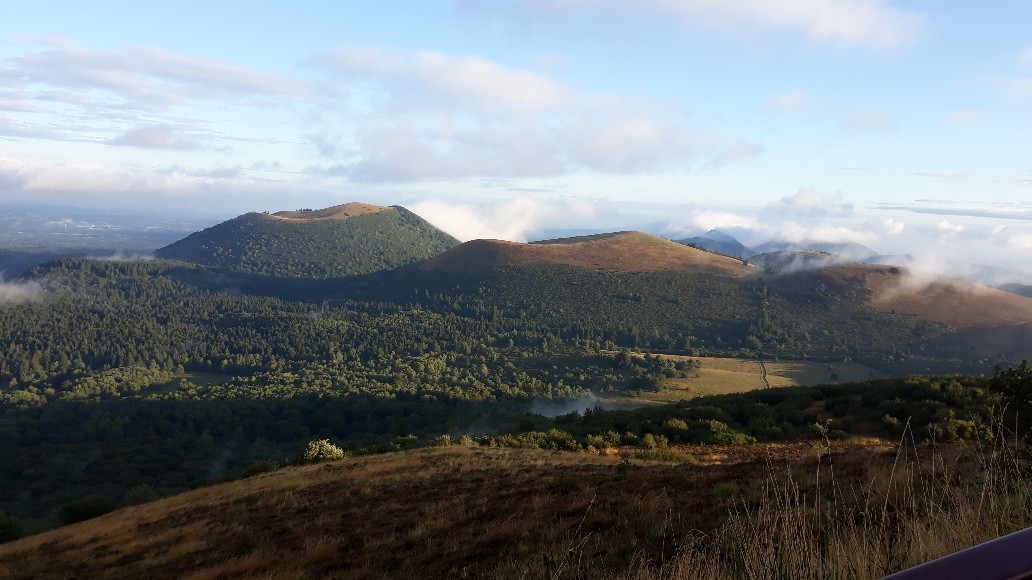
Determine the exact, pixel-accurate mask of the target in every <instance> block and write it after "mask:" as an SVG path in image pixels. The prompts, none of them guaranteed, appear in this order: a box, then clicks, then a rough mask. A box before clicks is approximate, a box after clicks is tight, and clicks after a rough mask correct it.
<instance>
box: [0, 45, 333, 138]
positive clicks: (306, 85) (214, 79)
mask: <svg viewBox="0 0 1032 580" xmlns="http://www.w3.org/2000/svg"><path fill="white" fill-rule="evenodd" d="M34 44H39V43H34ZM0 87H3V91H2V92H0V108H2V109H5V110H13V111H19V112H25V113H39V114H40V116H38V117H34V118H33V119H32V120H31V121H30V120H28V119H25V120H24V122H23V124H22V126H21V128H20V129H21V130H20V131H13V130H12V128H11V127H10V124H11V122H8V123H6V124H7V125H8V127H6V128H3V127H0V130H3V134H5V135H7V136H14V137H22V138H26V137H31V138H40V139H47V140H55V141H79V142H83V141H88V142H108V143H114V144H127V145H135V146H144V147H165V148H173V149H184V148H193V147H195V146H196V145H197V142H196V136H194V137H192V138H187V137H186V136H184V135H178V136H171V135H168V132H169V131H171V129H170V127H171V126H174V125H177V124H180V123H181V122H182V121H176V120H175V119H174V118H172V117H171V115H172V114H173V113H174V111H176V110H178V109H182V108H185V107H190V106H199V105H208V104H211V103H218V104H226V103H231V104H232V105H234V106H240V105H249V106H268V105H269V104H270V103H276V104H282V101H283V100H284V99H301V100H304V99H308V100H312V99H315V98H317V97H318V96H320V95H322V94H323V93H322V92H321V91H320V90H319V89H318V88H317V87H316V86H315V85H314V84H312V83H310V82H308V81H304V80H301V79H298V78H295V77H291V76H287V75H281V74H275V73H270V72H266V71H261V70H257V69H252V68H248V67H244V66H240V65H236V64H232V63H229V62H225V61H220V60H215V59H209V58H200V57H194V56H189V55H185V54H180V53H177V52H173V51H170V50H165V49H161V48H154V47H147V46H128V47H123V48H120V49H117V50H113V51H97V50H88V49H84V48H80V47H78V46H76V45H74V44H73V43H71V42H70V41H67V40H66V39H65V40H61V41H60V42H57V41H54V42H46V43H45V48H43V49H42V50H34V51H32V52H28V53H24V54H21V55H18V56H12V57H7V58H0ZM163 132H164V133H165V134H166V136H168V137H169V138H168V139H167V140H164V141H163V140H162V138H161V137H162V133H163Z"/></svg>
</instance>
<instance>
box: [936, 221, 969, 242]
mask: <svg viewBox="0 0 1032 580" xmlns="http://www.w3.org/2000/svg"><path fill="white" fill-rule="evenodd" d="M935 229H936V230H938V231H939V232H940V233H942V238H941V240H942V241H947V240H952V239H953V238H955V237H957V236H959V235H960V234H962V233H964V230H965V229H966V228H965V227H964V226H962V225H960V224H955V223H952V222H951V221H950V220H942V221H941V222H939V223H937V224H935Z"/></svg>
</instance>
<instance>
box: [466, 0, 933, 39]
mask: <svg viewBox="0 0 1032 580" xmlns="http://www.w3.org/2000/svg"><path fill="white" fill-rule="evenodd" d="M523 4H524V5H525V6H528V7H530V8H531V9H532V11H533V12H536V13H539V14H544V15H547V14H550V13H554V12H556V11H560V10H562V11H573V10H598V9H602V10H608V11H618V12H621V13H623V14H627V13H630V14H643V15H647V16H659V17H661V18H664V19H670V18H673V19H676V20H679V21H681V22H682V23H684V24H687V25H699V24H702V25H710V26H717V27H720V28H724V29H726V30H728V31H729V32H732V33H743V32H744V33H749V32H751V31H776V32H789V33H794V34H801V35H803V36H805V37H807V38H809V39H811V40H814V41H818V42H829V43H834V44H842V45H856V46H867V47H873V48H892V47H896V46H900V45H904V44H908V43H911V42H913V41H914V40H916V39H917V38H918V37H919V36H920V34H921V32H922V30H923V29H924V26H925V15H924V14H923V13H921V12H917V11H915V10H909V9H905V8H897V7H895V6H893V5H892V4H891V3H890V2H886V1H884V0H780V1H778V2H771V1H770V0H736V1H730V0H680V1H672V0H526V1H525V2H524V3H523ZM479 5H481V6H485V5H487V3H484V2H481V3H479Z"/></svg>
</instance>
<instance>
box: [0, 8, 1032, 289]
mask: <svg viewBox="0 0 1032 580" xmlns="http://www.w3.org/2000/svg"><path fill="white" fill-rule="evenodd" d="M1030 22H1032V5H1029V4H1028V3H1027V2H1024V1H995V2H991V3H975V2H949V1H942V0H938V1H933V0H928V1H923V2H922V1H902V0H784V1H780V2H774V1H769V0H681V1H677V0H635V1H632V0H551V1H545V0H494V1H491V0H456V1H453V2H443V1H442V2H392V1H380V2H346V1H334V2H320V1H306V2H300V3H287V2H272V1H265V2H260V1H254V0H251V1H247V2H235V1H221V2H190V1H177V2H165V3H157V2H146V3H144V2H108V1H103V0H97V1H91V2H84V1H78V2H56V1H39V2H23V3H18V4H14V5H12V6H9V7H7V9H6V11H5V17H4V19H3V22H2V23H0V202H3V203H12V202H26V201H32V202H53V203H63V204H72V205H80V206H90V207H111V208H120V207H127V206H131V207H152V208H155V209H156V210H157V209H170V208H174V209H179V210H182V209H196V210H198V211H204V212H208V213H210V214H211V215H212V216H215V217H224V216H229V215H235V214H237V213H242V212H244V211H252V210H257V211H262V210H279V209H293V208H296V207H320V206H327V205H332V204H336V203H342V202H346V201H369V202H373V203H383V204H401V205H405V206H407V207H411V208H413V209H414V210H416V211H417V212H418V213H421V214H422V215H424V216H425V217H427V218H429V219H431V221H434V222H435V223H438V224H439V225H441V226H442V227H445V229H448V230H449V231H452V232H453V233H455V234H456V235H458V236H459V237H462V238H472V237H504V238H508V239H517V240H520V239H526V238H528V237H533V236H534V235H536V234H538V233H540V232H541V231H542V230H545V229H550V228H565V227H568V228H576V227H592V226H595V225H597V226H598V227H605V228H624V227H639V228H645V229H649V230H651V231H654V232H656V233H661V234H664V235H667V236H671V237H677V236H679V235H682V234H684V235H689V234H693V233H697V232H699V231H704V230H706V229H711V228H720V229H723V230H727V231H729V232H730V233H733V234H735V235H737V236H739V237H740V238H742V239H743V240H745V241H747V242H754V243H755V242H760V241H764V240H766V239H770V238H778V239H786V240H801V239H817V240H828V241H856V242H860V243H864V244H867V245H869V246H871V247H873V248H875V249H876V250H879V251H881V252H885V253H897V252H910V253H912V254H915V255H918V256H919V257H920V258H921V259H922V260H923V261H925V262H927V263H929V264H938V265H941V264H943V263H946V262H947V261H949V260H954V259H962V260H966V261H968V262H977V263H989V264H994V265H999V266H1005V267H1008V268H1011V269H1021V268H1022V267H1024V264H1026V263H1029V258H1032V147H1030V146H1029V144H1028V142H1029V141H1028V136H1029V135H1030V134H1032V32H1030V31H1032V27H1029V25H1028V24H1029V23H1030Z"/></svg>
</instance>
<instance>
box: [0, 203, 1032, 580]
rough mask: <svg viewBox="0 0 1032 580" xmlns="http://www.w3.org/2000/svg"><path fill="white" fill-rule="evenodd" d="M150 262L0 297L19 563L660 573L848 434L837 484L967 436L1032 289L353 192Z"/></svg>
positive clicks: (34, 271) (7, 486) (255, 221)
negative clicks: (582, 230)
mask: <svg viewBox="0 0 1032 580" xmlns="http://www.w3.org/2000/svg"><path fill="white" fill-rule="evenodd" d="M156 254H157V259H132V260H97V259H89V258H65V259H58V260H54V261H50V262H47V263H44V264H39V265H36V266H33V267H32V268H30V269H29V270H28V271H27V272H26V274H25V275H24V276H23V277H22V278H20V279H18V280H16V281H15V282H14V283H15V284H21V285H22V286H23V287H24V288H31V289H32V291H31V292H25V293H24V297H23V298H20V299H19V300H18V301H9V302H5V303H3V304H0V434H3V437H2V438H0V510H2V511H0V532H2V533H6V534H7V536H6V537H4V538H3V539H7V540H12V539H14V538H15V537H17V536H21V535H23V534H26V533H28V534H38V535H29V536H28V537H27V538H24V539H22V540H17V541H14V542H11V543H9V544H4V545H3V546H2V547H0V571H2V573H5V574H7V575H12V576H15V577H18V576H19V574H23V575H25V576H26V577H31V576H34V575H44V576H51V575H57V576H61V575H62V574H65V575H67V576H69V577H72V576H76V575H81V574H86V575H93V574H95V573H99V572H101V571H107V572H105V573H108V572H110V575H112V576H114V577H129V576H132V575H134V574H138V573H145V574H146V575H151V576H162V575H167V576H170V577H172V576H181V575H183V574H185V573H187V572H191V573H193V572H196V573H198V574H200V575H201V576H213V577H222V576H248V575H251V574H253V573H255V572H256V571H257V570H276V569H277V564H276V562H278V561H280V560H281V559H283V557H284V554H286V553H302V554H304V556H303V567H304V569H305V570H308V571H309V573H311V574H314V575H321V574H323V573H325V572H326V571H327V570H330V569H339V568H341V567H343V568H345V569H347V570H352V571H354V576H355V577H361V576H365V575H370V574H372V575H379V574H384V573H388V574H410V573H414V571H415V570H435V571H436V573H439V574H442V575H449V574H451V575H454V574H460V573H462V570H464V569H468V570H469V573H471V574H473V575H476V576H486V577H490V576H492V575H494V576H506V575H509V574H511V573H519V574H522V573H528V574H531V575H535V576H536V575H550V574H551V573H552V572H555V571H556V570H558V568H556V567H557V566H559V567H561V568H562V570H565V572H562V573H564V574H573V570H574V568H572V566H573V565H574V563H573V561H571V560H570V559H569V558H567V557H566V556H564V555H563V553H569V552H568V551H567V552H563V550H568V549H572V550H574V553H576V554H577V564H576V565H577V566H586V568H584V569H585V570H592V571H594V572H598V573H600V574H601V573H602V572H603V571H607V573H615V574H618V573H619V571H621V570H632V569H638V568H640V569H641V570H642V571H643V572H642V573H643V574H646V573H648V574H651V573H652V572H656V570H666V569H667V568H665V567H670V566H675V567H676V566H681V565H683V563H684V562H683V561H682V560H679V559H678V558H679V557H680V556H679V554H683V553H684V550H687V549H689V544H687V543H685V542H687V540H686V538H689V537H692V534H696V533H705V534H710V533H712V534H717V535H719V533H723V532H719V530H721V529H725V528H723V527H722V526H726V525H731V523H729V522H734V521H737V520H735V519H734V517H732V515H729V514H732V512H730V511H729V509H730V508H731V507H732V506H733V505H734V504H733V502H729V501H724V500H726V499H729V498H745V499H748V501H760V498H762V497H764V496H763V494H764V493H767V492H766V491H764V485H765V484H764V482H765V481H769V480H770V477H771V476H773V475H779V476H780V474H781V473H785V472H787V473H789V474H792V475H791V477H792V478H794V479H793V481H797V482H799V481H806V482H810V481H812V484H813V486H817V485H818V483H817V482H818V480H819V479H820V477H821V476H820V475H819V473H820V472H821V470H822V469H825V467H824V465H825V464H824V461H826V460H827V459H828V457H830V456H828V455H827V454H828V453H830V452H832V451H833V452H834V454H835V457H836V459H835V462H836V467H835V470H837V471H836V472H837V473H841V474H843V475H844V476H845V475H847V474H848V479H843V480H842V481H841V485H844V486H845V485H854V484H856V485H859V483H856V482H860V481H863V478H864V477H868V476H869V475H870V474H871V473H874V472H878V473H880V472H881V471H878V470H882V469H884V468H885V464H887V463H888V462H890V461H891V460H892V458H893V456H894V453H899V452H900V450H901V449H903V447H901V443H900V442H901V441H903V442H905V441H906V440H907V438H909V440H910V441H911V445H913V444H918V445H920V444H922V443H919V442H923V441H928V442H935V444H936V445H941V446H942V448H941V449H942V451H941V453H944V454H945V455H944V456H943V458H944V459H943V460H944V461H945V460H949V461H953V460H958V461H961V460H960V459H958V458H961V457H970V455H969V453H971V452H972V451H971V449H972V448H971V447H968V446H977V445H985V444H988V443H991V442H992V441H994V440H995V438H997V437H998V436H999V433H1000V432H1001V431H1000V429H1001V428H1002V427H1001V423H1000V420H1001V419H1000V417H999V416H998V414H999V413H1000V411H999V409H1001V408H1004V405H1005V403H1007V402H1008V400H1009V399H1007V398H1006V395H1005V394H1004V393H1002V392H1001V391H999V390H998V389H995V388H994V387H993V385H995V384H996V383H995V382H994V381H995V380H996V379H995V378H992V379H991V378H989V377H988V375H989V374H992V373H994V372H996V371H994V367H996V366H997V365H1000V367H1001V368H1008V367H1012V366H1013V364H1014V361H1017V360H1021V359H1023V358H1032V352H1030V350H1029V349H1030V345H1032V341H1027V340H1024V338H1023V337H1024V335H1025V334H1026V333H1027V332H1028V329H1029V328H1030V327H1032V324H1030V322H1032V299H1030V298H1027V297H1023V296H1019V295H1017V294H1010V293H1006V292H1002V291H999V290H993V289H988V288H984V287H980V286H977V285H974V284H972V283H969V282H963V281H960V280H955V279H940V280H935V281H923V280H916V279H914V278H913V277H912V276H911V275H910V273H909V272H908V271H907V270H906V269H903V268H899V267H896V266H888V265H871V264H853V263H836V264H834V265H830V266H827V265H819V266H817V267H815V268H813V269H809V270H802V271H792V272H784V273H774V274H772V273H770V272H767V271H764V270H762V269H759V268H756V267H753V266H750V265H749V264H747V263H745V262H743V261H742V260H739V259H736V258H730V257H727V256H723V255H719V254H715V253H712V252H707V251H704V250H701V249H698V248H693V247H689V246H687V245H684V244H678V243H675V242H672V241H670V240H665V239H661V238H658V237H655V236H651V235H648V234H644V233H640V232H616V233H611V234H595V235H589V236H580V237H574V238H566V239H558V240H547V241H542V242H535V243H527V244H523V243H515V242H501V241H497V240H476V241H472V242H466V243H462V244H460V243H459V242H458V240H455V239H454V238H451V237H450V236H448V235H447V234H444V233H443V232H440V231H439V230H436V228H434V227H433V226H431V225H430V224H429V223H427V222H424V221H422V220H421V219H420V218H418V217H417V216H415V214H412V213H411V212H409V211H408V210H405V209H404V208H400V207H397V206H391V207H384V206H373V205H369V204H344V205H340V206H334V207H331V208H326V209H324V210H308V209H305V210H298V211H291V212H277V213H268V214H265V213H261V214H260V213H249V214H245V215H243V216H240V217H238V218H234V219H231V220H229V221H227V222H224V223H222V224H219V225H216V226H213V227H211V228H208V229H205V230H203V231H200V232H195V233H193V234H190V235H188V236H186V237H185V238H183V239H181V240H179V241H176V242H174V243H172V244H170V245H169V246H166V247H164V248H161V249H158V250H157V252H156ZM754 258H755V257H754ZM1008 408H1009V409H1011V410H1009V411H1007V412H1008V413H1013V412H1015V411H1017V410H1018V408H1019V407H1018V406H1012V407H1008ZM313 441H316V442H318V441H325V445H326V446H328V447H327V448H330V449H336V450H337V451H335V452H333V454H332V458H335V459H336V461H332V462H329V463H320V464H318V465H304V464H305V463H306V462H307V460H303V459H302V454H301V452H302V450H303V449H305V446H306V445H307V444H310V443H311V442H313ZM929 444H931V443H929ZM904 447H905V446H904ZM937 449H939V448H938V447H937ZM329 458H330V457H327V458H326V459H329ZM341 458H343V459H341ZM772 459H776V462H775V463H776V465H775V464H772V463H770V461H771V460H772ZM916 461H917V463H915V464H914V465H915V466H917V465H919V464H920V460H916ZM963 461H968V462H969V461H970V460H967V459H965V460H963ZM965 465H970V463H965ZM967 468H968V467H964V469H967ZM915 469H916V470H918V471H920V469H919V468H918V467H915ZM921 469H923V468H921ZM765 470H773V471H765ZM786 470H787V471H786ZM869 470H875V471H874V472H871V471H869ZM857 478H859V479H857ZM807 485H810V484H809V483H807ZM800 489H804V488H800ZM805 489H806V490H810V489H811V488H810V487H805ZM813 489H817V487H814V488H813ZM817 492H819V493H823V492H820V490H818V491H817ZM800 493H804V492H803V491H801V492H800ZM805 493H809V491H806V492H805ZM725 495H726V496H727V497H725ZM713 497H719V498H721V501H713V499H712V498H713ZM162 498H166V499H162ZM460 505H461V506H466V507H465V508H464V509H465V510H466V511H465V512H463V511H462V510H461V509H460V508H459V507H457V506H460ZM524 505H525V506H530V508H528V510H524V511H521V510H522V508H520V507H517V506H524ZM118 508H121V509H118ZM115 509H117V511H114V512H113V513H110V514H108V515H103V514H104V513H106V512H109V511H111V510H115ZM851 509H852V508H851ZM958 509H960V508H958ZM596 512H598V513H596ZM226 513H232V514H234V515H233V516H232V517H231V518H229V519H227V520H225V521H216V519H215V514H226ZM456 514H459V515H458V516H456ZM517 514H519V515H517ZM612 514H617V515H615V516H613V515H612ZM664 514H666V515H664ZM94 516H100V517H99V518H98V519H93V518H94ZM456 517H458V518H459V519H455V518H456ZM463 518H466V519H463ZM549 518H552V519H551V520H550V519H549ZM83 519H85V520H86V521H82V522H81V523H77V522H80V520H83ZM302 520H303V521H302ZM541 521H553V522H554V526H552V527H551V528H550V529H549V531H548V533H547V534H545V535H540V534H539V533H538V531H536V528H535V527H534V526H537V525H539V524H540V522H541ZM171 522H175V525H174V526H171ZM254 522H262V523H261V525H259V526H258V527H255V526H256V524H255V523H254ZM359 522H366V523H359ZM67 524H72V525H67ZM61 525H65V527H59V526H61ZM54 528H56V529H54ZM5 529H6V530H8V531H7V532H4V530H5ZM47 530H51V531H47ZM289 530H293V531H289ZM718 532H719V533H718ZM980 533H981V532H980ZM714 537H717V536H714ZM100 538H106V539H100ZM216 538H223V539H224V538H229V540H228V541H222V540H218V541H215V539H216ZM35 542H40V543H39V544H36V543H35ZM41 545H45V546H47V550H48V553H51V554H52V555H54V557H53V558H49V559H48V560H47V561H42V560H32V559H31V558H30V559H26V556H25V554H26V553H28V552H32V551H34V550H38V549H39V546H41ZM33 546H35V547H33ZM561 546H567V547H568V546H573V547H572V548H563V549H562V550H559V551H555V550H557V549H559V548H558V547H561ZM714 546H715V544H714ZM693 549H694V548H693ZM707 549H708V548H707ZM714 549H715V548H714ZM945 549H946V548H945V547H941V549H940V551H941V550H945ZM553 552H554V553H553ZM930 553H931V552H929V554H930ZM910 557H911V556H908V558H910ZM926 557H931V556H927V555H926ZM913 558H918V556H917V555H916V554H915V555H913ZM23 560H24V561H27V562H31V567H28V568H25V570H26V572H19V570H21V568H18V567H16V566H15V565H14V564H12V562H14V561H23ZM906 561H908V562H911V561H916V560H906ZM678 562H681V563H680V564H679V563H678ZM900 562H902V560H901V561H900ZM474 563H476V564H474ZM894 565H902V564H901V563H897V564H894ZM3 566H7V568H6V569H5V568H3ZM50 566H58V567H60V569H61V570H65V572H56V570H57V568H51V567H50ZM471 566H472V568H470V567H471ZM636 566H637V567H638V568H634V567H636ZM652 567H658V568H655V569H653V568H652ZM649 570H651V571H652V572H650V571H649ZM550 571H551V572H550ZM656 573H659V572H656Z"/></svg>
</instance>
